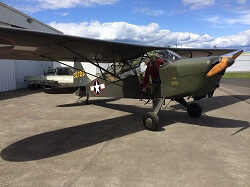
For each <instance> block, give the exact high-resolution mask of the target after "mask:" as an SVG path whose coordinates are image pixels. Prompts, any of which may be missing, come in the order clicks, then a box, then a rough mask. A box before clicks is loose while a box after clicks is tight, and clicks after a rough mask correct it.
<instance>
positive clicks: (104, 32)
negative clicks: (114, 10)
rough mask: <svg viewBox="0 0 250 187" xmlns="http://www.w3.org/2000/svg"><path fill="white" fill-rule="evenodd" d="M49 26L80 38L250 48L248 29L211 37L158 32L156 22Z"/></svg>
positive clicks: (148, 43) (249, 32)
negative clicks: (146, 23)
mask: <svg viewBox="0 0 250 187" xmlns="http://www.w3.org/2000/svg"><path fill="white" fill-rule="evenodd" d="M50 26H52V27H55V28H56V29H58V30H60V31H62V32H64V33H65V34H70V35H77V36H82V37H89V38H96V39H103V40H118V41H121V42H129V43H137V44H145V45H156V46H166V45H170V46H175V44H177V45H178V46H179V47H180V46H182V47H197V48H211V47H212V46H217V47H219V48H224V47H228V48H234V47H241V48H244V47H250V30H246V31H243V32H240V33H238V34H236V35H230V36H222V37H217V38H214V37H212V36H210V35H208V34H204V35H199V34H195V33H189V32H171V31H169V30H166V29H161V28H160V26H159V25H158V24H156V23H151V24H148V25H133V24H129V23H126V22H106V23H100V22H99V21H92V22H82V23H79V24H77V23H56V22H52V23H50Z"/></svg>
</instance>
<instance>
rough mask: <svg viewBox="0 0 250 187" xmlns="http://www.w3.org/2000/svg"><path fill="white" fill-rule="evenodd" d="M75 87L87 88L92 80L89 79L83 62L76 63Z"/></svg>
mask: <svg viewBox="0 0 250 187" xmlns="http://www.w3.org/2000/svg"><path fill="white" fill-rule="evenodd" d="M74 67H75V69H74V74H73V78H74V85H75V86H79V87H80V86H86V84H88V83H89V82H90V81H91V80H90V79H89V78H88V76H87V74H86V72H85V71H84V68H83V66H82V62H74Z"/></svg>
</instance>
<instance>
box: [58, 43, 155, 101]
mask: <svg viewBox="0 0 250 187" xmlns="http://www.w3.org/2000/svg"><path fill="white" fill-rule="evenodd" d="M59 46H61V47H63V48H64V49H67V50H68V51H70V52H71V53H73V54H75V55H77V56H79V57H80V58H81V60H82V61H87V62H89V63H91V64H92V65H94V66H96V67H98V68H99V69H100V70H103V71H104V72H106V73H109V74H111V75H112V76H114V77H116V78H117V79H118V80H120V81H122V82H123V83H125V84H126V85H128V86H130V87H132V88H135V90H137V91H135V90H133V89H131V88H129V87H127V86H126V87H125V86H124V85H120V84H117V83H115V82H110V81H108V82H110V83H113V84H116V85H119V86H121V87H124V88H127V89H130V90H133V91H134V92H137V93H140V94H143V95H146V96H147V97H149V98H152V96H150V95H148V94H147V93H145V92H143V91H142V90H139V89H137V88H136V87H134V86H133V85H131V84H129V83H127V82H126V81H124V80H123V79H121V78H120V77H119V76H117V75H115V74H114V73H112V72H109V71H107V70H106V69H104V68H103V67H101V66H100V65H98V64H96V63H94V62H92V61H91V60H89V59H87V58H85V57H83V56H82V55H80V54H78V53H77V52H75V51H73V50H72V49H70V48H68V47H67V46H65V45H63V44H59ZM56 62H58V61H56ZM80 71H82V70H80ZM95 77H96V76H95ZM98 78H100V77H98ZM102 80H105V78H104V77H103V78H102ZM105 81H107V80H105Z"/></svg>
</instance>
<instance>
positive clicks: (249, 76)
mask: <svg viewBox="0 0 250 187" xmlns="http://www.w3.org/2000/svg"><path fill="white" fill-rule="evenodd" d="M223 78H233V79H250V72H237V73H236V72H230V73H225V75H224V76H223Z"/></svg>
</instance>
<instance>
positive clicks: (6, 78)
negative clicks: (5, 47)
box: [0, 2, 62, 92]
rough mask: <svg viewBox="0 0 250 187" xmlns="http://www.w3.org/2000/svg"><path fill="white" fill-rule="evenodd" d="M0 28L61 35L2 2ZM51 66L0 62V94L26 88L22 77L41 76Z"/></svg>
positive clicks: (35, 63) (47, 64)
mask: <svg viewBox="0 0 250 187" xmlns="http://www.w3.org/2000/svg"><path fill="white" fill-rule="evenodd" d="M0 26H4V27H16V28H22V29H30V30H38V31H45V32H53V33H62V32H60V31H58V30H56V29H54V28H53V27H50V26H49V25H46V24H44V23H42V22H40V21H38V20H36V19H34V18H32V17H30V16H28V15H26V14H24V13H22V12H20V11H18V10H16V9H14V8H12V7H10V6H8V5H6V4H4V3H2V2H0ZM0 47H1V46H0ZM51 66H52V62H37V61H36V62H34V61H24V60H0V92H4V91H9V90H15V89H20V88H25V87H27V85H26V83H25V82H24V80H23V78H24V76H26V75H41V74H43V72H44V71H46V70H47V69H48V67H51Z"/></svg>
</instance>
